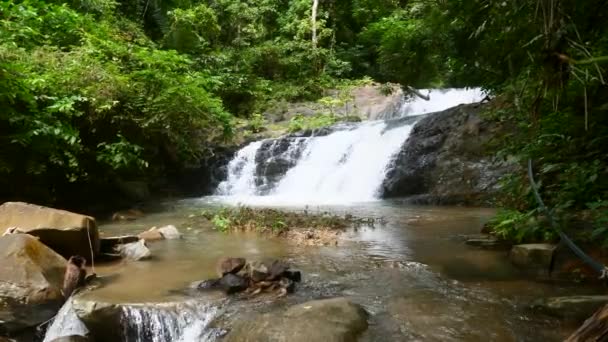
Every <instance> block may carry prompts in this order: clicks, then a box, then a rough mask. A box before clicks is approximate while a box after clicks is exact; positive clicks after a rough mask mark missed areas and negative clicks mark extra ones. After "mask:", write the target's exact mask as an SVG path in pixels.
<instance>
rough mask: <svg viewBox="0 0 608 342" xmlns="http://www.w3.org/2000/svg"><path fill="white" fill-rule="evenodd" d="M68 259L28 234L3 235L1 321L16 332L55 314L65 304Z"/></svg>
mask: <svg viewBox="0 0 608 342" xmlns="http://www.w3.org/2000/svg"><path fill="white" fill-rule="evenodd" d="M65 268H66V260H65V259H64V258H63V257H61V256H60V255H59V254H57V253H55V252H54V251H53V250H51V249H50V248H48V247H47V246H45V245H44V244H42V243H41V242H40V241H39V240H38V239H36V238H35V237H33V236H31V235H28V234H15V235H8V236H4V237H2V238H0V321H2V322H4V323H3V324H2V327H1V328H2V329H3V330H6V331H16V330H20V329H24V328H28V327H33V326H36V325H38V324H40V323H42V322H44V321H46V320H48V319H50V318H51V317H53V315H55V313H56V312H57V310H59V308H60V307H61V305H62V303H63V296H62V294H61V288H62V285H63V274H64V272H65Z"/></svg>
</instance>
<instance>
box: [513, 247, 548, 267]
mask: <svg viewBox="0 0 608 342" xmlns="http://www.w3.org/2000/svg"><path fill="white" fill-rule="evenodd" d="M556 247H557V246H556V245H552V244H548V243H530V244H523V245H515V246H513V248H511V252H510V253H509V258H510V259H511V262H512V263H513V264H514V265H516V266H519V267H521V268H525V269H530V270H539V271H542V272H549V271H550V270H551V264H552V262H553V254H554V253H555V248H556Z"/></svg>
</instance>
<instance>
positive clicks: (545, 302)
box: [532, 295, 608, 321]
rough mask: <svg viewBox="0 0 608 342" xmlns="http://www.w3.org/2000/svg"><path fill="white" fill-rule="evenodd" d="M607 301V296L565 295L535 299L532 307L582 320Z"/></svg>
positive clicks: (559, 315) (554, 314)
mask: <svg viewBox="0 0 608 342" xmlns="http://www.w3.org/2000/svg"><path fill="white" fill-rule="evenodd" d="M607 303H608V296H606V295H600V296H566V297H553V298H546V299H542V300H538V301H536V302H535V303H534V304H532V307H533V308H535V309H538V310H540V311H542V312H545V313H547V314H550V315H553V316H557V317H562V318H568V319H572V320H576V321H582V320H585V319H586V318H588V317H589V316H591V315H593V313H594V312H596V311H597V310H598V309H600V308H601V307H603V306H604V305H606V304H607Z"/></svg>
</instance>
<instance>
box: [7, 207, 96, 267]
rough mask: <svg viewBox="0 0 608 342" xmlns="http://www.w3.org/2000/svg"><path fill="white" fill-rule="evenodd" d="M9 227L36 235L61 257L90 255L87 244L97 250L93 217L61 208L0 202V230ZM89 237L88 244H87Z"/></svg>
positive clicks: (88, 256)
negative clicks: (0, 203)
mask: <svg viewBox="0 0 608 342" xmlns="http://www.w3.org/2000/svg"><path fill="white" fill-rule="evenodd" d="M11 227H17V228H18V229H19V231H21V232H24V233H28V234H31V235H34V236H37V237H38V238H40V241H41V242H42V243H44V244H45V245H47V246H49V247H51V248H52V249H53V250H54V251H56V252H57V253H59V254H61V255H62V256H63V257H65V258H69V257H70V256H72V255H81V256H83V257H86V258H90V256H91V247H90V245H91V246H92V248H93V252H94V253H95V254H98V253H99V233H98V231H97V225H96V223H95V219H94V218H92V217H90V216H85V215H80V214H74V213H71V212H68V211H64V210H58V209H52V208H47V207H41V206H37V205H33V204H27V203H22V202H7V203H4V204H2V205H0V234H4V232H5V231H6V230H8V229H9V228H11ZM89 239H90V245H89Z"/></svg>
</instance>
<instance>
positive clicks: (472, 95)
mask: <svg viewBox="0 0 608 342" xmlns="http://www.w3.org/2000/svg"><path fill="white" fill-rule="evenodd" d="M429 92H430V98H431V99H430V101H426V100H422V99H419V98H413V99H409V100H405V99H404V102H403V104H402V106H401V107H400V108H399V109H398V110H397V111H396V112H395V113H393V114H392V115H389V116H390V117H385V119H395V118H402V117H405V116H411V115H414V114H426V113H431V112H436V111H441V110H445V109H448V108H450V107H454V106H457V105H459V104H465V103H473V102H478V101H480V100H481V99H482V98H483V97H484V96H485V94H484V93H483V92H482V91H481V90H480V89H444V90H438V89H434V90H421V93H422V94H425V95H426V94H427V93H429ZM414 123H415V122H414V121H413V120H410V121H407V122H405V123H400V124H399V123H397V124H395V122H392V123H391V121H388V120H377V121H368V122H363V123H361V124H358V125H357V126H356V127H354V128H353V127H352V126H345V127H343V128H336V129H335V130H334V132H332V133H330V134H328V135H324V136H312V137H305V138H283V139H285V141H287V142H288V143H289V147H288V148H287V149H286V150H284V149H283V150H281V149H278V150H277V153H276V155H272V153H271V156H270V157H264V155H263V154H261V153H262V152H263V151H262V149H267V150H270V152H273V148H274V147H275V145H280V144H278V140H275V141H274V142H273V143H271V144H266V147H264V146H265V145H264V141H257V142H254V143H251V144H249V145H247V146H246V147H244V148H243V149H241V150H240V151H239V152H238V153H237V155H236V157H235V158H234V159H233V160H232V161H231V162H230V164H229V165H228V177H227V180H226V181H224V182H222V183H221V184H220V185H219V186H218V189H217V192H216V194H217V195H219V196H221V198H222V200H224V201H228V202H232V203H244V204H275V205H276V204H279V205H289V204H297V205H301V204H344V203H353V202H366V201H373V200H375V199H377V198H378V193H379V189H380V187H381V185H382V182H383V180H384V178H385V175H386V172H387V168H388V166H389V164H390V162H391V159H392V157H393V156H394V155H395V154H397V153H398V152H399V150H400V149H401V147H402V146H403V143H404V142H405V141H406V140H407V138H408V137H409V134H410V132H411V130H412V128H413V125H414ZM302 147H303V151H301V153H295V152H298V151H300V149H301V148H302ZM262 157H264V158H262ZM277 159H282V160H283V161H284V162H283V164H287V165H288V166H289V169H288V170H285V172H284V174H283V175H282V177H280V179H279V180H278V181H277V182H276V183H273V184H270V186H269V184H268V180H267V177H265V176H266V175H265V174H264V172H263V171H260V169H262V170H264V169H267V168H268V165H271V164H272V163H275V162H276V160H277ZM285 161H286V162H285ZM256 163H257V164H256ZM261 163H263V164H262V165H261V166H262V167H258V164H261ZM264 164H266V165H264ZM261 184H263V186H261ZM268 188H270V189H269V190H268Z"/></svg>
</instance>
